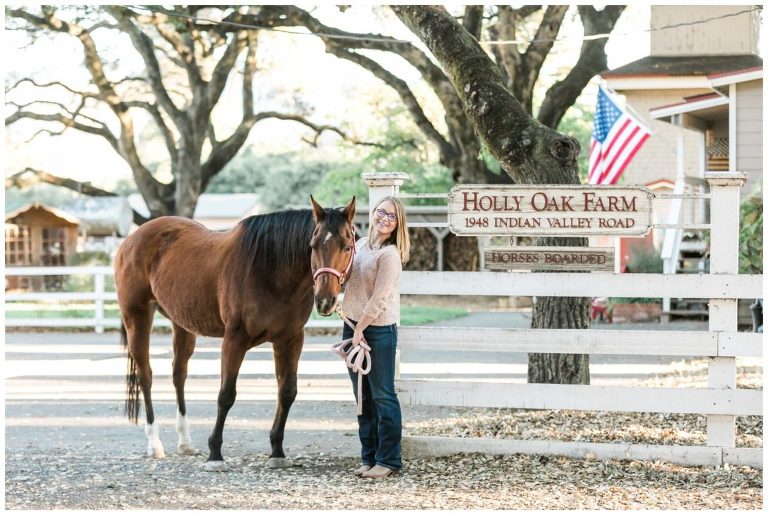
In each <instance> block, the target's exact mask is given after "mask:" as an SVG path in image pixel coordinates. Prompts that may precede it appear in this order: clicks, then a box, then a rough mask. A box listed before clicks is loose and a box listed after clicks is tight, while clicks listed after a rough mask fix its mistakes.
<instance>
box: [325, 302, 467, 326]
mask: <svg viewBox="0 0 768 515" xmlns="http://www.w3.org/2000/svg"><path fill="white" fill-rule="evenodd" d="M468 314H469V311H467V310H466V309H462V308H434V307H427V306H401V308H400V322H401V324H402V325H404V326H405V325H424V324H429V323H432V322H440V321H442V320H452V319H454V318H459V317H463V316H466V315H468ZM310 318H311V319H312V320H327V319H328V318H327V317H323V316H321V315H318V314H317V312H316V311H314V310H313V311H312V315H311V316H310ZM339 327H341V321H340V320H339Z"/></svg>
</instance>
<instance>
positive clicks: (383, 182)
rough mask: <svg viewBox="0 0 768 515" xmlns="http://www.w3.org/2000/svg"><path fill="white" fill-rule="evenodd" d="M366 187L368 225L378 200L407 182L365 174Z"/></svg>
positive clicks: (399, 176) (401, 176)
mask: <svg viewBox="0 0 768 515" xmlns="http://www.w3.org/2000/svg"><path fill="white" fill-rule="evenodd" d="M361 177H362V178H363V180H364V181H365V183H366V184H367V185H368V223H369V224H373V208H374V206H375V205H376V203H377V202H378V201H379V199H381V198H384V197H386V196H389V195H391V196H394V197H396V196H397V195H398V194H399V193H400V186H402V185H403V183H404V182H405V181H406V180H408V174H407V173H403V172H366V173H363V174H362V175H361ZM398 295H399V294H398ZM395 379H400V349H399V348H398V349H397V351H396V352H395Z"/></svg>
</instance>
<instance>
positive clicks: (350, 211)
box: [341, 197, 355, 223]
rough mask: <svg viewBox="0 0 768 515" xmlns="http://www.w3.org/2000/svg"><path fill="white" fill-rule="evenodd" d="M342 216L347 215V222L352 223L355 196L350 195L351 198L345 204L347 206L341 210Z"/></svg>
mask: <svg viewBox="0 0 768 515" xmlns="http://www.w3.org/2000/svg"><path fill="white" fill-rule="evenodd" d="M341 213H342V214H343V215H344V216H346V217H347V221H348V222H349V223H354V220H355V197H352V200H351V201H350V202H349V204H347V207H345V208H344V211H342V212H341Z"/></svg>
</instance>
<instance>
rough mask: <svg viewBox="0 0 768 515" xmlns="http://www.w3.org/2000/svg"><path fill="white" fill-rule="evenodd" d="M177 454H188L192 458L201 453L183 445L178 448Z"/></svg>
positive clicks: (190, 446)
mask: <svg viewBox="0 0 768 515" xmlns="http://www.w3.org/2000/svg"><path fill="white" fill-rule="evenodd" d="M176 454H187V455H190V456H191V455H195V454H200V451H198V450H197V449H195V448H194V447H193V446H192V445H189V444H185V443H182V444H179V445H178V446H177V447H176Z"/></svg>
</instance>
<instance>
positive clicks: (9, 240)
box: [5, 224, 32, 266]
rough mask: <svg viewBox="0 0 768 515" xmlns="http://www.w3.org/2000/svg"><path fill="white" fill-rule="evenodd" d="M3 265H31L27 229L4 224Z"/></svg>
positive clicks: (29, 240)
mask: <svg viewBox="0 0 768 515" xmlns="http://www.w3.org/2000/svg"><path fill="white" fill-rule="evenodd" d="M5 264H6V265H9V266H27V265H31V264H32V238H31V236H30V231H29V227H27V226H25V225H16V224H5Z"/></svg>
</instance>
